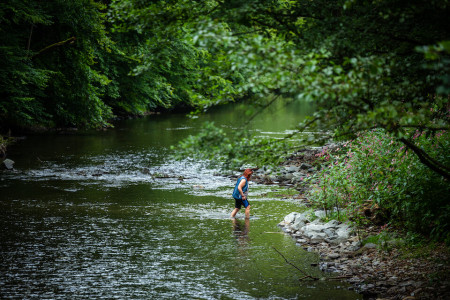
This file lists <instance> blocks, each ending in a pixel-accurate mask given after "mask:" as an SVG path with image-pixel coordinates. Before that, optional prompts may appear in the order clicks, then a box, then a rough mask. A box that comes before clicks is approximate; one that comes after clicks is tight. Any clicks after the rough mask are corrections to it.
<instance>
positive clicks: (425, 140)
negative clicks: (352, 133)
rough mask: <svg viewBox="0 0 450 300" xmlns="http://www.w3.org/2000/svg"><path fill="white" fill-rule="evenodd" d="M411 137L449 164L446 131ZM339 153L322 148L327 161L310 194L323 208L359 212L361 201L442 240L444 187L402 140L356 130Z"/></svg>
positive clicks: (448, 210) (447, 208)
mask: <svg viewBox="0 0 450 300" xmlns="http://www.w3.org/2000/svg"><path fill="white" fill-rule="evenodd" d="M411 139H412V140H414V143H415V144H416V145H419V146H420V147H421V148H422V149H425V150H426V151H427V152H428V153H430V154H431V155H432V156H433V157H434V158H435V159H436V160H437V161H439V162H440V163H442V164H443V165H448V164H449V160H450V158H449V156H448V154H447V153H446V149H448V148H449V142H450V141H449V136H448V132H439V133H437V134H435V135H434V136H425V134H423V133H422V132H420V131H416V132H413V133H412V136H411ZM339 150H340V152H339V153H329V152H326V151H325V152H323V153H322V154H320V156H322V157H323V160H325V161H327V162H328V163H329V167H328V168H325V169H323V170H322V172H321V174H320V176H319V177H320V180H319V182H318V184H317V185H315V187H314V188H313V189H312V190H311V192H310V198H311V199H312V200H313V201H315V202H316V204H317V205H320V206H322V207H326V208H332V207H334V206H338V207H348V208H349V209H350V213H351V214H353V215H356V216H360V215H361V213H360V209H361V207H363V205H367V203H371V206H372V207H379V208H381V209H384V210H387V211H388V212H389V213H390V215H391V216H392V217H393V218H392V220H394V221H392V222H393V223H397V224H401V225H403V226H405V228H406V229H408V230H411V231H415V232H421V233H425V234H431V235H432V236H434V237H435V238H443V239H445V238H446V236H447V235H448V229H449V224H448V219H449V217H450V205H449V203H448V195H449V194H450V193H449V192H450V185H449V183H448V182H447V180H445V179H444V178H443V177H441V176H440V175H437V174H436V173H434V172H433V171H431V170H430V169H429V168H427V167H426V166H425V165H423V164H422V163H421V162H420V161H419V159H418V158H417V156H416V155H415V154H414V153H412V152H411V150H408V149H407V148H405V146H404V145H403V144H401V143H400V142H398V141H397V140H395V139H394V138H393V137H391V136H389V135H387V134H386V133H385V132H384V131H382V130H373V131H369V132H366V133H364V134H361V135H360V136H359V137H358V138H356V139H355V140H352V141H350V142H348V143H345V144H343V146H342V148H341V149H339Z"/></svg>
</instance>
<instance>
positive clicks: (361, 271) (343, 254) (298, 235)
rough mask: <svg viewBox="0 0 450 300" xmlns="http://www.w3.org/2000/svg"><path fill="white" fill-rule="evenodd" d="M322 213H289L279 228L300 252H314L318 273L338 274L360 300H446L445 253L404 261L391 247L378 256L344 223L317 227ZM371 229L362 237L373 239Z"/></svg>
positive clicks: (374, 248) (376, 249) (376, 250)
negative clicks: (302, 250)
mask: <svg viewBox="0 0 450 300" xmlns="http://www.w3.org/2000/svg"><path fill="white" fill-rule="evenodd" d="M324 213H325V212H323V211H320V210H319V211H306V212H303V213H296V212H293V213H290V214H289V215H287V216H286V217H285V219H284V220H283V221H282V222H281V223H280V224H279V226H281V228H282V229H283V231H284V232H286V233H287V234H290V235H291V236H292V238H294V239H295V240H296V242H297V244H298V245H299V246H300V247H303V248H304V249H305V250H307V251H315V252H318V254H319V255H320V263H319V268H320V269H321V270H322V271H324V272H334V273H338V274H340V276H342V277H343V278H346V280H347V282H349V283H350V284H351V285H352V288H353V289H355V290H356V291H358V292H359V293H361V294H362V295H363V296H364V298H365V299H450V292H449V282H448V274H449V268H448V255H447V253H446V250H445V249H435V251H433V253H432V256H433V257H419V258H405V257H403V256H402V253H401V251H400V250H399V249H397V248H395V245H392V246H393V247H392V248H391V249H390V250H389V251H383V250H381V249H380V246H379V245H376V244H373V243H364V244H363V243H362V241H360V240H359V238H358V236H357V235H356V233H355V231H354V230H353V228H352V227H351V226H350V224H348V223H341V222H338V221H336V220H331V221H329V222H326V223H324V222H321V221H320V220H321V219H320V217H321V216H323V214H324ZM311 220H312V221H311ZM374 230H376V228H374V227H371V228H367V229H365V233H366V234H369V235H370V234H376V231H374ZM433 276H434V277H436V278H434V279H435V281H434V282H433ZM441 277H442V278H443V279H444V281H439V280H442V278H441Z"/></svg>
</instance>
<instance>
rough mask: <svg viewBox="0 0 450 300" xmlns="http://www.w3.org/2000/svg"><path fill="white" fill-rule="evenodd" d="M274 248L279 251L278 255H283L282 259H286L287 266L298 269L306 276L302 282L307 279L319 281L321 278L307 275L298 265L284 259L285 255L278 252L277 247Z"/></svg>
mask: <svg viewBox="0 0 450 300" xmlns="http://www.w3.org/2000/svg"><path fill="white" fill-rule="evenodd" d="M272 248H273V249H274V250H275V251H277V253H278V254H280V255H281V257H282V258H283V259H284V261H285V262H286V263H287V264H289V265H291V266H293V267H294V268H296V269H297V270H299V271H300V272H301V273H302V274H303V275H305V276H304V277H302V278H300V280H303V279H306V278H311V279H313V280H319V278H317V277H314V276H311V275H308V274H306V272H305V271H303V270H302V269H300V268H299V267H297V266H296V265H294V264H293V263H291V262H290V261H288V260H287V259H286V257H284V255H283V254H282V253H281V252H280V251H278V250H277V249H276V248H275V247H272Z"/></svg>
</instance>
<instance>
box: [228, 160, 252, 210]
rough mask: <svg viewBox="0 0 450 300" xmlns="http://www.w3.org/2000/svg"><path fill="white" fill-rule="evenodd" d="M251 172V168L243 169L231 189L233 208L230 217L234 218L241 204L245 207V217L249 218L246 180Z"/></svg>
mask: <svg viewBox="0 0 450 300" xmlns="http://www.w3.org/2000/svg"><path fill="white" fill-rule="evenodd" d="M252 174H253V170H252V169H245V171H244V174H242V176H240V177H239V178H238V180H237V182H236V186H235V187H234V191H233V198H234V201H235V205H234V207H235V208H234V210H233V211H232V212H231V217H232V218H234V217H235V216H236V214H237V213H238V211H239V210H240V209H241V207H242V206H244V207H245V217H246V218H250V203H249V202H248V199H247V195H248V182H249V181H250V177H251V176H252Z"/></svg>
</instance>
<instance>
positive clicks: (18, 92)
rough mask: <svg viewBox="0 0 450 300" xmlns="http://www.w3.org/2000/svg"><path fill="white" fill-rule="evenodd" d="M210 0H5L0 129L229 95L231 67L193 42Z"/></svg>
mask: <svg viewBox="0 0 450 300" xmlns="http://www.w3.org/2000/svg"><path fill="white" fill-rule="evenodd" d="M214 5H215V2H214V1H205V2H204V3H202V2H199V3H195V2H194V3H193V2H191V1H172V2H171V4H170V5H168V3H167V2H166V1H154V2H152V3H142V1H133V0H115V1H110V2H108V4H107V5H106V4H102V2H100V1H93V0H76V1H63V0H51V1H29V0H26V1H15V0H7V1H4V2H3V3H2V5H1V6H0V38H1V44H0V57H2V58H3V59H2V61H1V62H0V67H1V71H0V88H1V95H2V97H1V99H0V122H1V125H2V127H4V128H5V129H7V128H8V126H13V127H36V126H44V127H55V126H61V127H70V126H75V127H103V126H109V125H110V124H109V121H110V120H111V118H112V117H113V113H114V114H137V115H140V114H145V113H146V112H149V111H151V110H155V109H157V108H169V107H174V106H180V105H184V106H186V107H195V106H199V105H202V104H203V103H206V102H207V101H206V100H205V99H208V101H209V99H213V98H217V99H219V98H221V97H223V98H225V97H226V98H227V99H228V100H230V99H233V98H234V97H235V96H236V95H238V91H237V90H236V89H235V88H234V82H233V81H235V79H241V77H240V74H238V73H237V72H229V68H228V67H227V64H224V65H221V63H222V62H224V61H225V60H224V59H223V58H222V60H221V61H219V60H218V59H217V57H218V56H220V55H218V51H217V52H216V53H213V52H210V51H208V50H205V49H199V48H197V47H195V46H194V42H193V34H192V32H194V31H195V28H196V25H195V24H196V23H197V17H198V16H201V15H203V14H204V13H205V12H206V11H207V10H209V9H211V8H212V7H213V6H214ZM222 56H223V54H222ZM215 101H216V102H217V100H215Z"/></svg>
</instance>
